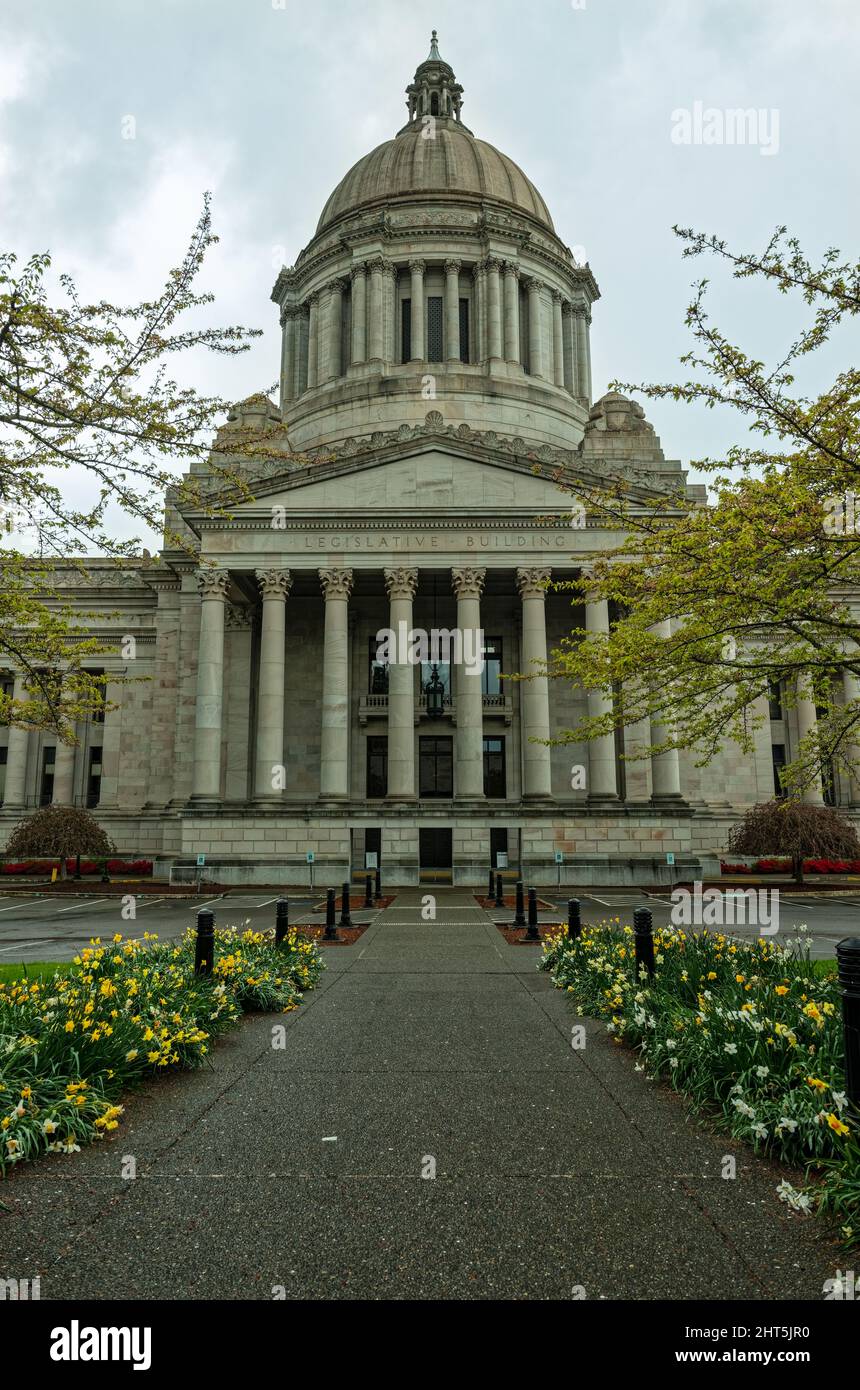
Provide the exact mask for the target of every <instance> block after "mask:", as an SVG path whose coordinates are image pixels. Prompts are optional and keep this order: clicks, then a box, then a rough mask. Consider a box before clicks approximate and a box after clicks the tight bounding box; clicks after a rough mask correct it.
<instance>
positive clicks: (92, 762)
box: [87, 748, 102, 806]
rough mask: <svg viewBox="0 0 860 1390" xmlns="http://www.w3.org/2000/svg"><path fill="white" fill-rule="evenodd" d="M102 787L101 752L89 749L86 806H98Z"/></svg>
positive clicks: (98, 749)
mask: <svg viewBox="0 0 860 1390" xmlns="http://www.w3.org/2000/svg"><path fill="white" fill-rule="evenodd" d="M101 787H102V750H101V749H100V748H91V749H90V756H89V763H88V766H87V805H88V806H98V804H99V798H100V796H101Z"/></svg>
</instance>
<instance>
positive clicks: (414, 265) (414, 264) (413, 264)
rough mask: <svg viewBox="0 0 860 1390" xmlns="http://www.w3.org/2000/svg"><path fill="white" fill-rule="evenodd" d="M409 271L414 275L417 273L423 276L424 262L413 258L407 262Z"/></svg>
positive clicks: (418, 258)
mask: <svg viewBox="0 0 860 1390" xmlns="http://www.w3.org/2000/svg"><path fill="white" fill-rule="evenodd" d="M409 269H410V270H411V271H412V273H413V274H415V272H416V271H418V272H419V273H420V274H421V275H423V274H424V261H422V260H421V258H420V257H415V259H413V260H411V261H410V262H409Z"/></svg>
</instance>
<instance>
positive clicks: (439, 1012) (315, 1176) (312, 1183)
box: [0, 888, 844, 1300]
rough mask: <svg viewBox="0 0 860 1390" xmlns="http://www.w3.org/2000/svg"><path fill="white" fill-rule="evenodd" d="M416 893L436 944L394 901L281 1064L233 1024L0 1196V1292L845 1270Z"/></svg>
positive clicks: (500, 1290)
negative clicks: (99, 1137)
mask: <svg viewBox="0 0 860 1390" xmlns="http://www.w3.org/2000/svg"><path fill="white" fill-rule="evenodd" d="M426 892H427V893H433V894H434V895H435V898H436V902H437V905H438V912H437V917H436V920H435V921H426V922H425V921H423V920H422V917H421V903H422V898H423V897H424V893H425V890H421V892H420V893H419V892H414V891H409V892H401V893H400V894H399V895H398V897H397V899H396V901H395V902H394V903H393V904H392V906H391V907H390V908H388V909H387V910H386V911H385V912H383V913H380V914H379V916H378V917H377V919H376V920H375V922H374V924H373V925H372V926H371V927H370V929H369V930H368V931H367V932H366V933H365V934H364V936H362V937H361V939H360V940H359V941H358V942H357V943H356V944H355V945H354V946H351V947H336V948H332V949H329V950H328V951H327V952H326V961H327V964H328V967H329V968H328V969H327V970H326V972H325V975H324V977H323V981H322V984H321V987H320V989H319V990H317V991H314V992H313V993H311V994H309V995H308V996H307V998H306V1002H305V1003H304V1004H303V1006H302V1007H301V1009H300V1010H298V1011H296V1012H295V1013H292V1014H290V1015H287V1016H286V1027H287V1045H286V1049H285V1050H280V1051H277V1050H273V1048H272V1045H271V1037H272V1031H271V1030H272V1026H273V1023H275V1024H277V1023H278V1022H279V1021H281V1020H278V1019H277V1018H273V1017H272V1016H268V1015H267V1016H258V1017H255V1018H253V1019H250V1020H248V1021H247V1022H246V1023H245V1025H244V1026H243V1028H242V1029H241V1031H239V1032H238V1033H237V1035H236V1036H235V1037H233V1038H232V1039H228V1040H226V1041H224V1042H222V1043H219V1045H218V1047H217V1049H216V1051H215V1054H214V1059H213V1063H214V1064H213V1067H212V1068H211V1069H207V1070H206V1071H205V1072H202V1073H197V1074H190V1075H189V1074H187V1073H185V1074H182V1075H176V1076H172V1077H167V1078H164V1079H162V1080H160V1081H158V1082H157V1083H155V1082H154V1083H152V1084H151V1085H149V1086H148V1087H147V1089H146V1091H145V1092H143V1093H138V1094H137V1095H136V1096H134V1097H133V1098H132V1099H131V1101H130V1103H129V1105H128V1108H127V1123H125V1124H124V1125H123V1126H122V1128H121V1129H120V1130H119V1132H118V1137H117V1139H116V1140H115V1141H114V1142H111V1143H105V1144H101V1145H97V1146H94V1147H92V1148H91V1149H88V1150H85V1151H84V1152H82V1153H80V1154H76V1155H74V1156H73V1157H72V1158H70V1159H67V1160H62V1159H50V1160H45V1161H42V1162H39V1163H37V1164H33V1165H31V1166H30V1167H29V1168H22V1169H20V1170H18V1171H17V1172H15V1173H14V1174H13V1175H12V1177H11V1178H10V1179H9V1181H7V1182H6V1183H4V1184H2V1185H0V1203H2V1205H0V1276H3V1277H13V1276H14V1277H18V1278H26V1277H33V1276H35V1275H37V1274H39V1275H41V1279H42V1284H41V1290H42V1297H43V1298H117V1297H119V1298H153V1299H167V1298H180V1299H183V1298H191V1299H205V1298H218V1297H222V1298H224V1297H227V1298H251V1299H255V1298H270V1297H271V1296H272V1289H273V1288H274V1287H277V1286H282V1287H283V1288H284V1289H285V1291H286V1296H287V1297H288V1298H291V1297H298V1298H307V1297H310V1298H506V1299H507V1298H520V1299H522V1298H527V1299H546V1298H562V1299H564V1298H570V1297H572V1296H576V1295H577V1290H579V1289H581V1290H583V1291H584V1296H585V1297H587V1298H589V1299H615V1298H639V1299H653V1298H672V1299H698V1298H718V1299H743V1298H753V1299H780V1298H789V1297H800V1298H809V1299H816V1300H818V1299H820V1298H821V1296H822V1283H823V1281H824V1279H825V1278H829V1277H832V1276H833V1274H834V1273H835V1270H836V1268H837V1266H838V1265H839V1263H840V1261H839V1255H838V1251H837V1249H836V1247H835V1246H834V1245H832V1244H831V1243H830V1242H829V1241H828V1239H827V1238H826V1237H825V1234H824V1228H823V1226H820V1225H818V1224H816V1223H814V1222H812V1221H810V1220H804V1219H803V1218H798V1217H790V1216H789V1214H788V1213H787V1211H786V1209H785V1208H784V1207H783V1206H782V1204H780V1203H779V1201H778V1200H777V1198H776V1195H775V1191H774V1189H775V1186H776V1183H777V1181H778V1180H779V1177H780V1176H782V1173H781V1171H780V1170H778V1169H776V1168H773V1167H771V1166H770V1165H768V1164H765V1163H764V1162H762V1161H760V1160H756V1159H754V1158H752V1156H751V1155H750V1154H749V1152H748V1151H747V1150H746V1149H744V1148H743V1147H742V1146H740V1145H735V1144H733V1143H731V1142H730V1141H728V1140H726V1139H725V1138H724V1137H718V1136H714V1135H711V1134H710V1133H708V1132H707V1131H706V1130H705V1129H704V1128H703V1127H701V1126H698V1125H696V1124H694V1123H692V1122H688V1121H687V1120H686V1119H685V1114H684V1108H683V1104H682V1102H681V1101H680V1100H679V1098H678V1097H676V1096H673V1095H672V1094H671V1093H669V1092H667V1091H664V1090H663V1089H661V1088H660V1087H658V1086H656V1085H653V1084H649V1083H648V1082H646V1081H645V1079H644V1077H643V1076H642V1075H641V1074H640V1073H636V1072H634V1069H633V1059H632V1057H631V1055H630V1054H628V1053H626V1052H625V1051H624V1050H623V1049H621V1048H618V1047H615V1046H613V1044H612V1043H611V1040H610V1039H609V1037H608V1035H607V1034H606V1032H605V1030H604V1028H603V1027H602V1026H601V1025H599V1024H596V1023H592V1022H589V1023H588V1024H587V1025H586V1027H587V1044H586V1046H585V1048H584V1049H581V1050H574V1049H572V1048H571V1045H570V1033H571V1024H572V1022H573V1018H572V1015H571V1011H570V1008H569V1006H568V1004H567V1002H566V1000H565V997H564V996H563V995H562V994H561V992H559V991H557V990H554V989H553V988H552V987H551V985H550V982H549V980H548V979H547V977H546V976H544V975H539V974H538V973H537V972H536V970H535V964H536V961H537V959H538V954H539V953H538V951H537V950H536V949H535V948H532V947H524V946H508V945H506V944H505V941H504V939H503V937H502V936H501V934H500V933H499V932H498V931H497V930H496V928H495V927H494V926H493V925H492V922H491V921H490V918H489V917H488V916H487V914H485V913H484V912H482V911H481V910H480V909H479V908H477V907H476V905H475V902H474V899H473V898H472V897H471V896H470V895H468V894H465V893H462V892H457V891H454V890H450V889H441V888H436V889H435V890H434V889H432V888H428V889H427V890H426ZM225 921H226V919H225ZM725 1154H734V1155H735V1156H736V1158H737V1177H736V1179H735V1180H734V1181H726V1180H724V1179H723V1178H722V1177H721V1165H722V1159H723V1155H725ZM124 1155H133V1156H134V1157H135V1158H136V1161H137V1172H138V1176H137V1178H136V1180H134V1181H127V1180H124V1179H123V1178H122V1176H121V1162H122V1159H123V1156H124ZM434 1165H435V1174H436V1176H435V1178H433V1177H429V1176H427V1177H425V1176H422V1174H425V1173H430V1172H432V1171H433V1169H434ZM843 1263H844V1261H843ZM578 1296H582V1295H581V1294H579V1295H578Z"/></svg>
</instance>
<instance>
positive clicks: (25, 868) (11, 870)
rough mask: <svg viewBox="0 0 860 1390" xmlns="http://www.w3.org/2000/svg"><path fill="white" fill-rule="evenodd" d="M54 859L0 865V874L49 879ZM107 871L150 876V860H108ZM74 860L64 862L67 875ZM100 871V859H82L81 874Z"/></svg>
mask: <svg viewBox="0 0 860 1390" xmlns="http://www.w3.org/2000/svg"><path fill="white" fill-rule="evenodd" d="M57 862H58V861H57V860H56V859H22V860H20V861H17V862H14V861H13V862H11V863H3V864H0V873H3V874H22V875H24V874H27V875H30V876H33V877H34V876H36V875H39V874H43V875H45V876H46V877H50V875H51V872H52V871H53V870H54V869H56V867H57ZM106 862H107V871H108V873H109V874H141V875H145V874H150V875H151V874H152V860H151V859H108V860H107V861H106ZM76 863H77V860H76V859H67V860H66V871H67V873H70V874H73V873H74V872H75V865H76ZM101 871H102V861H101V860H100V859H82V860H81V874H87V875H89V874H100V873H101Z"/></svg>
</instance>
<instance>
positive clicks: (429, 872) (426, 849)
mask: <svg viewBox="0 0 860 1390" xmlns="http://www.w3.org/2000/svg"><path fill="white" fill-rule="evenodd" d="M451 841H452V831H451V830H450V828H448V829H442V828H437V827H436V826H433V827H432V828H427V829H423V830H422V829H419V831H418V857H419V861H420V874H419V877H420V878H421V879H422V880H423V881H424V882H429V883H450V882H451V878H452V865H453V862H454V860H453V849H452V843H451Z"/></svg>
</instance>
